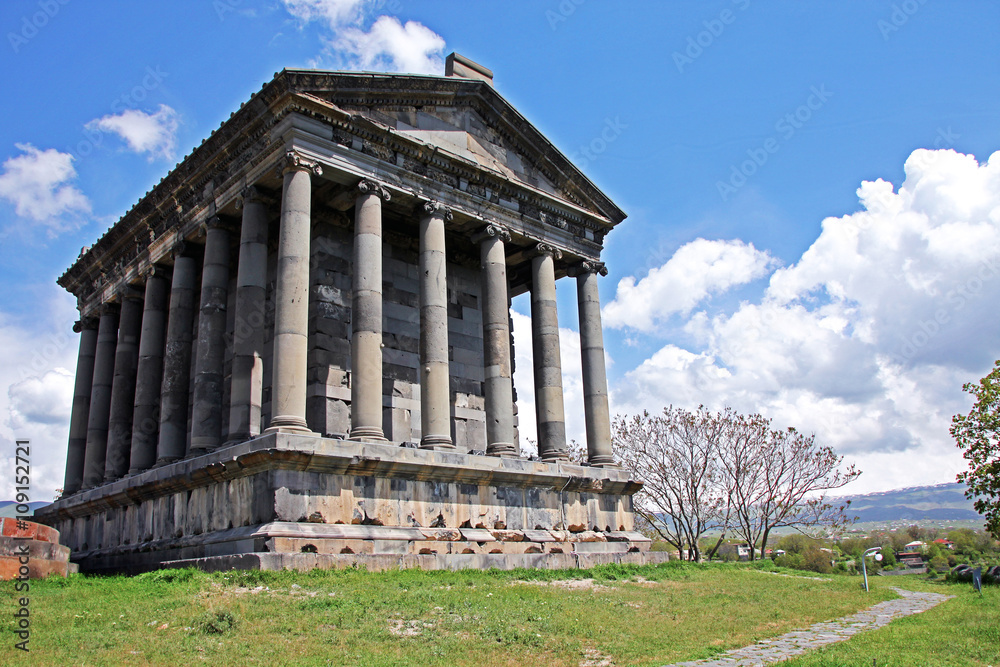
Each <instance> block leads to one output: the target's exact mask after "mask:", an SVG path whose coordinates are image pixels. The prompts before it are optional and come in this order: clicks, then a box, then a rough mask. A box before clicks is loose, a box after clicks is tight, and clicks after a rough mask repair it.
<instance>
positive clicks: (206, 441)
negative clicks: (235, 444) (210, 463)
mask: <svg viewBox="0 0 1000 667" xmlns="http://www.w3.org/2000/svg"><path fill="white" fill-rule="evenodd" d="M219 447H220V445H219V440H218V439H217V438H191V455H192V456H201V455H202V454H207V453H209V452H214V451H215V450H216V449H218V448H219Z"/></svg>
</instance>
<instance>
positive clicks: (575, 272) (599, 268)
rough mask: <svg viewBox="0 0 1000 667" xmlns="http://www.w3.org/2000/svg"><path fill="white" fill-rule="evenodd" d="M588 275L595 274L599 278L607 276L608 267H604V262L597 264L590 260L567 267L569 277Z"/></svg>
mask: <svg viewBox="0 0 1000 667" xmlns="http://www.w3.org/2000/svg"><path fill="white" fill-rule="evenodd" d="M588 273H596V274H597V275H600V276H606V275H608V267H607V266H605V265H604V262H598V261H596V260H592V259H585V260H583V261H582V262H579V263H578V264H574V265H573V266H571V267H569V271H568V274H569V275H570V277H573V278H576V277H577V276H582V275H586V274H588Z"/></svg>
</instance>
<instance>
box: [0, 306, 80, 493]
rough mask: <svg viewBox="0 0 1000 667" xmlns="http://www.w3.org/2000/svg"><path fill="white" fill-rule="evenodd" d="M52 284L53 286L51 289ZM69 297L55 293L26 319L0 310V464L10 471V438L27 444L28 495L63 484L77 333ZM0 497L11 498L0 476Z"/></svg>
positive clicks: (10, 483)
mask: <svg viewBox="0 0 1000 667" xmlns="http://www.w3.org/2000/svg"><path fill="white" fill-rule="evenodd" d="M53 289H54V288H53ZM75 316H76V309H75V307H74V305H73V298H72V297H71V296H70V295H68V294H62V293H55V294H54V296H53V299H52V301H51V302H49V303H42V304H40V307H39V309H38V311H37V313H36V318H35V319H34V320H33V321H32V322H30V323H23V322H16V321H14V320H12V319H11V318H10V317H9V316H7V315H5V314H4V313H3V312H0V452H2V454H0V465H3V466H4V470H7V471H13V470H14V465H15V462H14V456H13V454H14V441H15V440H28V441H29V442H30V448H31V456H30V460H31V475H30V481H31V492H30V497H31V500H45V501H48V500H52V498H53V495H54V493H55V490H56V489H57V488H60V487H62V485H63V474H64V472H65V465H66V443H67V437H68V433H69V417H70V408H71V406H72V402H73V401H72V399H73V384H74V372H75V368H76V354H77V347H78V345H79V337H78V336H77V335H76V334H74V333H73V331H72V329H71V326H72V322H73V320H74V318H75ZM0 480H2V484H0V499H8V500H9V499H12V498H13V497H14V488H13V487H14V480H13V476H12V475H6V474H5V475H2V476H0Z"/></svg>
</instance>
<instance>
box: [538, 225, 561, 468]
mask: <svg viewBox="0 0 1000 667" xmlns="http://www.w3.org/2000/svg"><path fill="white" fill-rule="evenodd" d="M561 257H562V252H561V251H560V250H558V249H557V248H554V247H552V246H550V245H548V244H547V243H539V244H538V245H537V246H535V252H534V257H533V258H532V260H531V347H532V356H533V361H534V366H535V368H534V371H535V415H536V423H537V425H538V456H539V457H541V459H542V460H543V461H565V460H567V459H568V457H567V455H566V412H565V409H564V407H563V387H562V361H561V359H560V355H559V317H558V314H557V309H556V274H555V266H554V262H555V260H556V259H560V258H561Z"/></svg>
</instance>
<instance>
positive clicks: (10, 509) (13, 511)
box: [0, 500, 52, 518]
mask: <svg viewBox="0 0 1000 667" xmlns="http://www.w3.org/2000/svg"><path fill="white" fill-rule="evenodd" d="M51 504H52V503H49V502H46V501H44V500H36V501H34V502H30V503H28V507H29V508H30V509H31V511H30V512H28V516H32V515H34V513H35V510H37V509H41V508H42V507H45V506H46V505H51ZM16 516H18V514H17V503H15V502H14V501H13V500H0V517H9V518H14V517H16Z"/></svg>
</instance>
